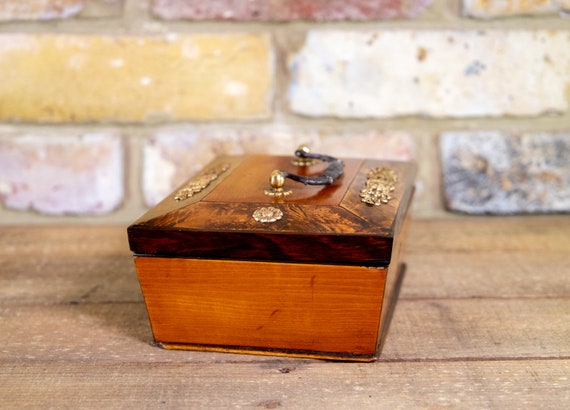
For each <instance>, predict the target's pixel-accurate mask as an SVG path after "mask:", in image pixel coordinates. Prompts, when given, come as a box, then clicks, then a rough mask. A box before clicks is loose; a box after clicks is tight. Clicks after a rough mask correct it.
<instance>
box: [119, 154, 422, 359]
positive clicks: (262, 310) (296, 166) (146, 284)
mask: <svg viewBox="0 0 570 410" xmlns="http://www.w3.org/2000/svg"><path fill="white" fill-rule="evenodd" d="M295 154H296V156H294V155H292V156H291V157H284V156H283V157H275V156H261V155H254V156H227V157H220V158H218V159H216V160H215V161H213V162H212V163H210V164H209V165H208V166H206V167H205V168H204V169H203V170H202V171H201V172H200V173H198V174H197V175H196V176H194V177H193V178H191V179H190V180H189V181H188V182H186V183H185V184H184V185H183V186H182V187H180V188H179V189H177V190H176V191H175V192H174V193H173V194H172V195H170V196H168V197H167V198H165V199H164V200H163V201H162V202H161V203H160V204H159V205H157V206H156V207H155V208H153V209H151V210H150V211H149V212H147V213H146V214H145V215H144V216H143V217H141V218H140V219H139V220H137V221H136V222H135V223H134V224H133V225H131V226H130V227H129V228H128V236H129V242H130V246H131V249H132V251H133V252H134V254H135V258H134V260H135V265H136V269H137V273H138V277H139V281H140V285H141V288H142V292H143V295H144V299H145V303H146V306H147V310H148V314H149V317H150V322H151V326H152V331H153V334H154V338H155V341H156V343H157V344H159V345H160V346H162V347H164V348H167V349H187V350H205V351H223V352H239V353H258V354H267V355H281V356H297V357H313V358H326V359H337V360H355V361H372V360H374V359H375V358H376V357H377V355H378V354H379V351H380V347H381V343H382V339H383V337H384V336H385V334H386V332H387V324H388V323H389V317H390V311H391V304H392V299H393V296H394V295H395V293H396V292H395V290H396V289H397V287H398V286H397V283H398V281H399V276H400V262H399V256H398V253H399V249H400V246H401V244H402V240H403V237H404V231H405V229H404V228H405V221H406V220H407V218H406V216H407V213H408V208H409V205H410V201H411V198H412V193H413V179H414V177H415V166H414V165H413V164H412V163H407V162H384V161H377V160H367V159H344V160H343V161H339V160H336V159H335V158H331V157H325V156H319V155H315V154H311V153H310V152H309V150H308V149H306V148H303V149H301V148H300V149H299V150H297V151H296V152H295ZM313 157H316V158H317V159H315V158H313ZM274 170H279V172H273V171H274ZM341 172H342V175H340V173H341ZM289 178H296V179H298V180H300V181H301V182H297V181H293V180H290V179H289ZM323 181H324V183H325V184H326V185H312V184H315V183H323ZM304 182H305V183H307V184H305V183H304ZM394 300H395V298H394Z"/></svg>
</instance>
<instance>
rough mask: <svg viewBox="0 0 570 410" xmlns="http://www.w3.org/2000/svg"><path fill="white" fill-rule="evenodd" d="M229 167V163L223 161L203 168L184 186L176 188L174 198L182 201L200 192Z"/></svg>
mask: <svg viewBox="0 0 570 410" xmlns="http://www.w3.org/2000/svg"><path fill="white" fill-rule="evenodd" d="M229 168H230V164H227V163H224V164H219V165H217V166H214V167H211V168H208V169H204V170H203V171H201V172H200V173H198V174H196V176H194V178H192V179H190V181H188V183H187V184H186V186H185V187H184V188H181V189H180V190H178V192H177V193H176V195H174V199H175V200H177V201H183V200H184V199H188V198H190V197H192V196H194V195H196V194H197V193H199V192H202V191H203V190H204V189H206V188H207V187H208V185H210V184H211V183H212V182H213V181H215V180H216V179H218V177H219V176H220V175H221V174H223V173H224V172H226V171H227V170H228V169H229Z"/></svg>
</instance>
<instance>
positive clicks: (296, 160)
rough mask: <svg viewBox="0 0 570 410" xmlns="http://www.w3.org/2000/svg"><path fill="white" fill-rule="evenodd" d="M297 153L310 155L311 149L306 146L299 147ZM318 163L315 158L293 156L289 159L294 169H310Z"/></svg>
mask: <svg viewBox="0 0 570 410" xmlns="http://www.w3.org/2000/svg"><path fill="white" fill-rule="evenodd" d="M297 151H302V152H304V153H305V154H310V153H311V149H310V148H309V147H308V146H306V145H299V148H297ZM317 162H318V160H317V159H315V158H307V157H299V156H295V157H293V158H291V164H293V165H295V166H296V167H310V166H311V165H314V164H316V163H317Z"/></svg>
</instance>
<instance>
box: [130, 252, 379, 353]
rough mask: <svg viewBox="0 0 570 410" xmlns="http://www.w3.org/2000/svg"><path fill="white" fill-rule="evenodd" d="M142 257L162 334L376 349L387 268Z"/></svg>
mask: <svg viewBox="0 0 570 410" xmlns="http://www.w3.org/2000/svg"><path fill="white" fill-rule="evenodd" d="M135 264H136V266H137V271H138V274H139V279H140V283H141V288H142V291H143V294H144V296H145V301H146V303H147V309H148V312H149V316H150V320H151V324H152V328H153V332H154V337H155V340H156V341H157V342H161V343H165V344H173V345H180V344H188V345H207V346H209V347H211V346H220V347H228V346H229V347H231V346H234V347H239V348H240V349H245V350H247V348H251V349H252V350H259V349H273V350H275V351H279V350H282V351H285V352H286V351H296V352H299V351H310V352H313V353H314V352H325V353H327V352H328V353H335V354H341V355H344V354H346V356H347V357H350V356H352V355H369V356H373V355H374V354H375V353H376V347H377V341H378V329H379V325H380V311H381V306H382V298H383V293H384V286H385V280H386V269H384V268H365V267H351V266H331V265H309V264H287V263H267V262H243V261H219V260H201V259H182V258H157V257H136V258H135ZM220 350H223V349H220ZM313 356H315V355H314V354H313ZM316 356H317V357H318V354H317V355H316ZM323 356H327V355H326V354H323Z"/></svg>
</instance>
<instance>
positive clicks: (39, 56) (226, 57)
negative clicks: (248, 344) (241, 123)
mask: <svg viewBox="0 0 570 410" xmlns="http://www.w3.org/2000/svg"><path fill="white" fill-rule="evenodd" d="M0 76H1V78H0V119H4V120H6V119H8V120H10V119H17V120H25V121H32V122H33V121H46V122H89V121H117V122H139V121H149V120H150V121H152V120H158V121H160V120H184V119H198V120H208V119H232V118H235V119H250V118H262V117H267V116H268V115H269V113H270V106H271V104H270V97H271V92H272V77H273V67H272V55H271V47H270V41H269V38H268V36H266V35H253V34H227V35H216V34H213V35H205V34H194V35H168V36H166V37H160V38H155V37H121V36H117V37H113V36H103V37H99V36H81V35H25V34H7V35H0Z"/></svg>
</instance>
